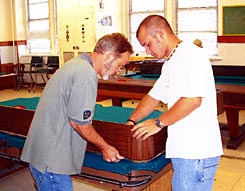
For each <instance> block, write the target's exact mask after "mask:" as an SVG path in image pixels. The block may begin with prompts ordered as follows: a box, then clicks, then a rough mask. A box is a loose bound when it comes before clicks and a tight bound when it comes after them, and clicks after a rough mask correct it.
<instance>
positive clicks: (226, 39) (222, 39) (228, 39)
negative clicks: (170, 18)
mask: <svg viewBox="0 0 245 191" xmlns="http://www.w3.org/2000/svg"><path fill="white" fill-rule="evenodd" d="M217 42H218V43H245V36H217Z"/></svg>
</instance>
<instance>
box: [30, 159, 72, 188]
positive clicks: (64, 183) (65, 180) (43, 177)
mask: <svg viewBox="0 0 245 191" xmlns="http://www.w3.org/2000/svg"><path fill="white" fill-rule="evenodd" d="M29 167H30V171H31V173H32V176H33V178H34V180H35V182H36V186H37V188H38V190H39V191H72V180H71V176H70V175H63V174H54V173H50V172H47V171H45V172H44V173H41V172H39V171H38V170H37V169H36V168H35V167H34V166H32V165H31V164H30V165H29Z"/></svg>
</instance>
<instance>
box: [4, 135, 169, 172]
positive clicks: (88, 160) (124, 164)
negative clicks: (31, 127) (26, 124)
mask: <svg viewBox="0 0 245 191" xmlns="http://www.w3.org/2000/svg"><path fill="white" fill-rule="evenodd" d="M0 140H7V145H8V146H10V147H17V148H19V149H22V148H23V147H24V143H25V138H24V137H20V136H16V135H9V134H6V133H0ZM168 163H170V159H166V158H165V155H164V154H161V155H159V156H157V157H156V158H154V159H152V160H150V161H148V162H142V163H136V162H132V161H130V160H127V159H123V160H121V161H120V162H118V163H109V162H106V161H105V160H104V159H103V157H102V155H100V154H98V153H94V152H90V151H87V152H86V155H85V159H84V164H83V166H86V167H89V168H93V169H97V170H104V171H109V172H113V173H117V174H122V175H125V174H128V173H130V172H131V171H134V170H149V171H153V172H155V173H158V172H159V171H160V170H161V169H162V168H164V167H165V166H166V165H167V164H168Z"/></svg>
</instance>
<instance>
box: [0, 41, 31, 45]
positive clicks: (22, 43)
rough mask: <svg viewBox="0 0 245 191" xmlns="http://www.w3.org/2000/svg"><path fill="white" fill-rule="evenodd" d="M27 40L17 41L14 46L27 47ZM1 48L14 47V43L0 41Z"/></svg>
mask: <svg viewBox="0 0 245 191" xmlns="http://www.w3.org/2000/svg"><path fill="white" fill-rule="evenodd" d="M26 44H27V43H26V40H16V41H14V45H15V46H18V45H26ZM0 46H13V41H0Z"/></svg>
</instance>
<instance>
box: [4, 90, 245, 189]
mask: <svg viewBox="0 0 245 191" xmlns="http://www.w3.org/2000/svg"><path fill="white" fill-rule="evenodd" d="M41 93H42V90H41V89H37V90H36V91H35V93H32V92H31V93H28V90H26V89H21V90H19V91H13V90H11V89H7V90H2V91H0V101H5V100H9V99H15V98H19V97H36V96H40V95H41ZM138 103H139V101H137V100H134V104H132V100H129V101H126V102H124V105H123V106H124V107H135V106H136V105H137V104H138ZM100 104H103V105H105V106H109V105H111V101H110V100H106V101H103V102H100ZM158 109H159V110H164V109H165V106H164V105H162V106H159V107H158ZM219 120H220V121H221V122H223V123H225V122H226V119H225V115H224V114H222V115H221V116H219ZM244 123H245V112H244V111H241V113H240V124H244ZM222 140H223V148H224V155H223V156H222V158H221V161H220V164H219V167H218V171H217V174H216V177H215V183H214V187H213V191H245V142H243V143H242V144H241V145H240V146H239V147H238V149H236V150H229V149H226V146H225V145H226V143H227V141H228V140H227V138H223V139H222ZM73 183H74V191H78V190H83V191H105V190H104V189H101V188H98V187H94V186H93V185H89V184H84V183H81V182H78V181H77V180H74V181H73ZM0 191H35V188H34V186H33V180H32V177H31V175H30V173H29V171H28V169H24V170H22V171H19V172H17V173H15V174H12V175H10V176H7V177H4V178H2V179H0Z"/></svg>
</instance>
